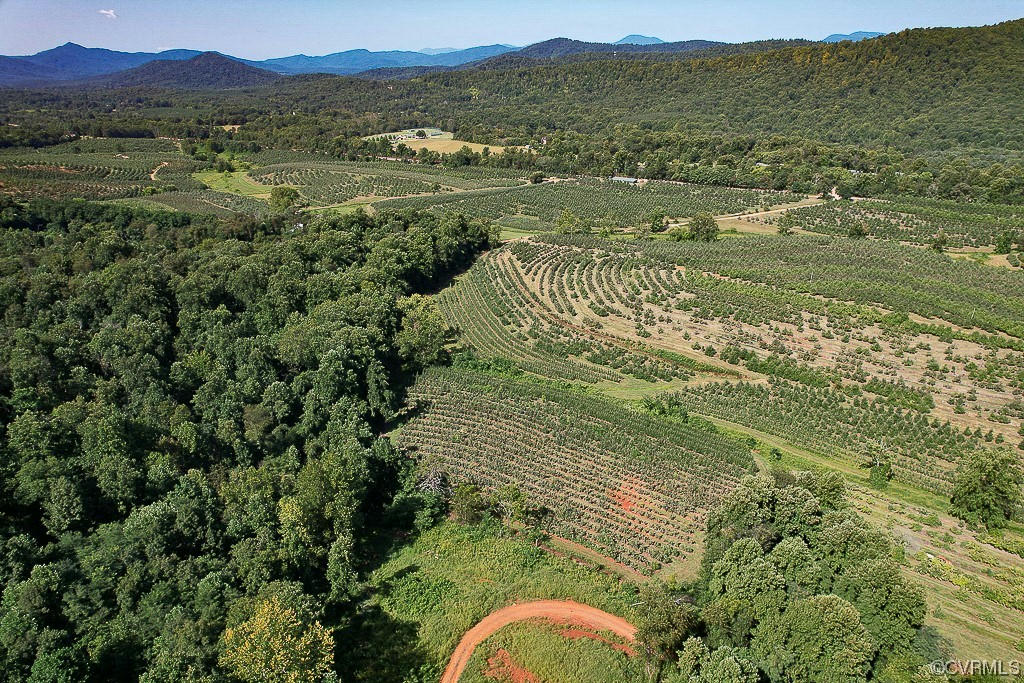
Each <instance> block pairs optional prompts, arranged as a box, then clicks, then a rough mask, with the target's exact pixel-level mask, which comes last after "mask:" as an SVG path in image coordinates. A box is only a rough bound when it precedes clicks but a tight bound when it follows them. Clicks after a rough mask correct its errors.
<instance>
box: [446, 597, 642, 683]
mask: <svg viewBox="0 0 1024 683" xmlns="http://www.w3.org/2000/svg"><path fill="white" fill-rule="evenodd" d="M525 619H550V620H552V621H562V620H566V621H569V622H572V623H574V624H582V625H585V626H587V627H589V628H593V629H597V630H599V631H611V632H612V633H614V634H615V635H617V636H620V637H622V638H625V639H626V640H629V641H632V640H633V639H634V637H635V636H636V627H635V626H633V625H632V624H631V623H629V622H628V621H626V620H625V619H623V618H622V617H617V616H615V615H614V614H608V612H605V611H602V610H599V609H597V608H596V607H590V606H589V605H583V604H581V603H578V602H573V601H572V600H538V601H536V602H525V603H521V604H518V605H509V606H508V607H503V608H502V609H499V610H496V611H494V612H491V613H490V614H488V615H487V616H486V617H484V618H483V619H481V620H480V621H479V622H477V624H476V625H475V626H474V627H473V628H471V629H469V630H468V631H466V635H464V636H462V640H460V641H459V644H458V645H457V646H456V647H455V652H454V654H452V658H451V660H450V661H449V662H448V667H447V668H445V670H444V675H442V676H441V683H458V680H459V676H461V675H462V672H463V670H464V669H465V668H466V664H468V663H469V658H470V657H472V656H473V650H475V649H476V647H477V645H479V644H480V643H482V642H484V640H486V639H487V638H488V637H489V636H490V635H491V634H493V633H495V632H496V631H498V630H499V629H501V628H503V627H505V626H508V625H509V624H511V623H514V622H516V621H523V620H525Z"/></svg>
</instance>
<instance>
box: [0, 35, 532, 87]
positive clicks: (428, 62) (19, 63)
mask: <svg viewBox="0 0 1024 683" xmlns="http://www.w3.org/2000/svg"><path fill="white" fill-rule="evenodd" d="M516 49H517V48H515V47H513V46H511V45H481V46H478V47H471V48H467V49H465V50H454V51H451V52H439V53H437V54H425V53H422V52H408V51H401V50H392V51H386V52H371V51H369V50H348V51H345V52H335V53H332V54H329V55H322V56H319V57H311V56H308V55H291V56H288V57H277V58H274V59H266V60H262V61H259V60H252V59H239V58H237V57H231V56H229V55H223V56H224V57H225V58H227V59H232V60H234V61H236V62H240V63H242V64H247V65H249V66H251V67H255V68H257V69H265V70H268V71H274V72H276V73H279V74H286V75H293V74H306V73H329V74H335V75H342V76H344V75H350V74H355V73H358V72H360V71H366V70H367V69H377V68H384V67H408V66H458V65H460V64H465V63H468V62H474V61H479V60H481V59H487V58H489V57H495V56H498V55H502V54H505V53H507V52H512V51H514V50H516ZM200 54H204V53H203V52H201V51H199V50H166V51H164V52H118V51H117V50H107V49H105V48H98V47H83V46H81V45H78V44H76V43H65V44H64V45H60V46H58V47H55V48H52V49H50V50H44V51H42V52H39V53H36V54H34V55H24V56H9V57H4V56H0V86H7V87H19V86H36V85H45V84H47V83H60V82H72V81H74V82H77V81H81V80H84V79H89V78H92V77H94V76H102V75H105V74H113V73H117V72H120V71H125V70H127V69H133V68H136V67H139V66H142V65H144V64H148V63H150V62H154V61H181V60H186V59H192V58H193V57H196V56H198V55H200ZM216 54H220V53H216Z"/></svg>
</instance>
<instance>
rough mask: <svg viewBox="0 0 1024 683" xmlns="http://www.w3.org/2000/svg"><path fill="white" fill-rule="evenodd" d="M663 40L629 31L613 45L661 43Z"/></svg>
mask: <svg viewBox="0 0 1024 683" xmlns="http://www.w3.org/2000/svg"><path fill="white" fill-rule="evenodd" d="M664 42H665V41H664V40H662V39H661V38H655V37H654V36H642V35H640V34H639V33H630V34H629V35H628V36H626V37H625V38H620V39H619V40H616V41H615V42H614V43H613V45H661V44H662V43H664Z"/></svg>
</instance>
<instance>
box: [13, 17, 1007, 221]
mask: <svg viewBox="0 0 1024 683" xmlns="http://www.w3.org/2000/svg"><path fill="white" fill-rule="evenodd" d="M640 54H641V55H642V54H643V53H640ZM599 57H601V55H600V54H598V55H590V56H589V58H583V57H581V56H580V55H573V56H571V57H569V58H567V60H568V61H565V62H560V61H559V60H557V59H556V60H552V61H551V62H550V63H548V62H545V63H544V64H542V65H535V64H532V63H531V64H529V65H527V66H522V65H521V60H520V62H514V58H511V57H510V58H509V59H510V60H512V61H513V62H514V65H513V66H511V68H505V69H500V68H495V69H486V68H485V69H470V70H464V71H456V72H448V73H439V74H432V75H428V76H424V77H422V78H415V79H411V80H408V81H386V82H381V81H367V80H361V79H354V78H344V77H334V76H298V77H292V78H288V79H283V80H281V81H279V82H276V83H275V84H273V85H270V86H267V87H265V88H254V89H248V90H240V91H235V92H217V93H212V92H194V93H189V92H182V91H180V90H173V91H172V90H166V89H163V90H161V89H157V88H152V87H137V88H129V89H123V90H117V91H113V92H111V91H97V90H94V89H78V90H76V89H64V90H47V91H38V92H21V91H4V92H2V93H0V119H2V120H4V121H6V122H7V123H13V124H17V126H16V127H13V126H7V127H6V129H5V130H4V131H3V132H2V133H0V145H24V144H29V145H46V144H53V143H54V142H57V141H59V140H62V139H67V137H68V136H69V135H70V136H74V135H105V136H120V137H126V136H127V137H148V136H168V135H169V136H173V137H185V138H196V139H199V138H206V137H210V136H219V137H222V138H224V139H225V141H226V142H228V143H230V142H234V143H235V144H239V145H243V146H247V147H248V146H252V145H262V146H269V147H286V148H302V149H313V150H319V151H324V152H327V153H330V154H334V155H337V156H340V157H345V158H360V157H363V156H366V155H372V154H378V153H379V151H378V150H377V149H375V148H373V146H372V145H369V146H368V145H367V141H364V140H363V139H362V137H363V136H367V135H371V134H374V133H379V132H381V131H382V130H396V129H403V128H410V127H416V126H428V125H436V126H439V127H441V128H442V129H445V130H451V131H453V132H454V133H455V135H456V137H458V138H459V139H464V140H469V141H474V142H482V143H485V144H490V145H493V146H495V147H499V146H504V145H520V146H522V145H529V146H530V148H531V149H530V150H529V151H528V152H521V153H518V154H515V155H501V156H500V157H498V156H495V157H493V158H490V159H480V158H479V157H477V158H472V157H464V158H462V159H455V160H453V163H490V164H501V165H516V166H522V167H530V168H538V169H541V170H546V171H549V172H560V173H588V174H594V175H612V174H626V175H637V176H643V177H650V178H666V179H675V180H686V181H691V182H701V183H713V184H727V185H744V186H751V187H774V188H777V189H779V188H791V189H798V190H803V191H809V190H812V189H821V188H823V187H825V186H828V187H834V186H836V185H845V186H848V187H849V192H850V193H857V194H870V195H880V194H889V193H893V192H905V193H910V194H918V195H927V196H938V197H944V198H956V199H989V200H998V201H1003V202H1007V201H1013V202H1019V201H1022V200H1024V162H1022V156H1021V155H1022V153H1024V137H1022V135H1024V134H1022V132H1021V131H1022V130H1024V128H1022V127H1021V126H1020V117H1019V112H1018V110H1019V102H1020V101H1021V100H1022V99H1024V73H1022V66H1021V65H1022V64H1024V20H1017V21H1012V22H1006V23H1003V24H999V25H996V26H991V27H982V28H969V29H915V30H908V31H903V32H901V33H897V34H891V35H888V36H884V37H881V38H877V39H874V40H870V41H863V42H859V43H849V42H846V43H838V44H827V45H826V44H813V45H799V46H795V47H785V48H783V49H778V50H773V51H756V52H753V53H750V54H739V55H731V56H724V57H716V58H705V59H688V60H687V59H671V60H666V59H664V55H661V56H660V57H659V56H656V57H654V58H652V59H640V58H638V56H637V55H636V54H633V55H629V56H628V58H623V59H618V58H609V59H599ZM115 103H116V104H115ZM225 124H232V125H237V124H244V125H243V127H242V129H241V130H238V131H235V132H233V133H228V132H225V131H223V130H222V129H221V128H220V126H221V125H225ZM437 160H438V161H440V158H438V159H437Z"/></svg>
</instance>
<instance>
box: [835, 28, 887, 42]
mask: <svg viewBox="0 0 1024 683" xmlns="http://www.w3.org/2000/svg"><path fill="white" fill-rule="evenodd" d="M884 35H886V34H885V33H878V32H876V31H855V32H853V33H833V34H832V35H830V36H828V37H826V38H822V40H821V42H823V43H841V42H843V41H844V40H852V41H853V42H855V43H856V42H857V41H860V40H870V39H871V38H879V37H881V36H884Z"/></svg>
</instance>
